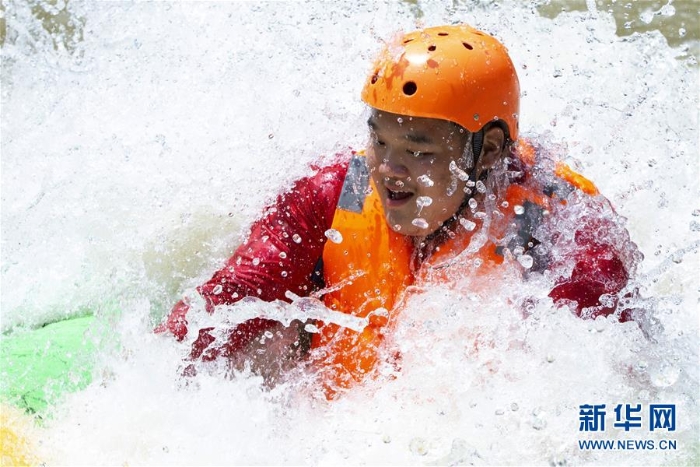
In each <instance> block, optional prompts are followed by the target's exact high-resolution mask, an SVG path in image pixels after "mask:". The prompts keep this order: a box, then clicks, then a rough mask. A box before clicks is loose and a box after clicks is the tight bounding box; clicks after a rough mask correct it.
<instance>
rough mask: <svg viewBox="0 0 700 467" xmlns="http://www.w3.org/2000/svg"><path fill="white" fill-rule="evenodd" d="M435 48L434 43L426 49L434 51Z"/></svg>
mask: <svg viewBox="0 0 700 467" xmlns="http://www.w3.org/2000/svg"><path fill="white" fill-rule="evenodd" d="M435 49H437V47H435V46H434V45H431V46H430V47H428V50H429V51H430V52H435Z"/></svg>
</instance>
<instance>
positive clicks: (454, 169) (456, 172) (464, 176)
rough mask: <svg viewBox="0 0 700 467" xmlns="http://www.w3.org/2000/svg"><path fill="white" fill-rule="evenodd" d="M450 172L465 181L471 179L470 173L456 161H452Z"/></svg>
mask: <svg viewBox="0 0 700 467" xmlns="http://www.w3.org/2000/svg"><path fill="white" fill-rule="evenodd" d="M450 173H451V174H452V175H454V176H455V177H457V178H459V179H460V180H461V181H463V182H466V181H467V180H469V174H468V173H467V172H465V171H464V170H462V169H460V168H459V167H457V163H456V162H455V161H450Z"/></svg>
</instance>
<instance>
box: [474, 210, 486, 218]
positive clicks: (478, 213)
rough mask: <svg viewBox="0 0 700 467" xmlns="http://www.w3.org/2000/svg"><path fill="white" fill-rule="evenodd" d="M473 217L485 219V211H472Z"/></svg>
mask: <svg viewBox="0 0 700 467" xmlns="http://www.w3.org/2000/svg"><path fill="white" fill-rule="evenodd" d="M474 218H475V219H486V213H485V212H483V211H478V212H475V213H474Z"/></svg>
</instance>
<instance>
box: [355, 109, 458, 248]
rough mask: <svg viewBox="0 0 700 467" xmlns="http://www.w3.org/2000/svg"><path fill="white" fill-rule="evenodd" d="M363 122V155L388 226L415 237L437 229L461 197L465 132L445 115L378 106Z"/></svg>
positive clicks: (450, 213)
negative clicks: (414, 114) (365, 147)
mask: <svg viewBox="0 0 700 467" xmlns="http://www.w3.org/2000/svg"><path fill="white" fill-rule="evenodd" d="M367 123H368V125H369V128H370V144H369V150H368V154H367V157H368V159H367V160H368V164H369V169H370V173H371V176H372V179H373V180H374V183H375V186H376V187H377V190H378V191H379V198H380V199H381V201H382V205H383V206H384V212H385V213H386V220H387V222H388V223H389V226H390V227H391V228H392V229H393V230H394V231H396V232H398V233H400V234H403V235H410V236H417V237H421V236H426V235H429V234H431V233H433V232H435V231H436V230H437V229H439V228H440V226H441V225H442V223H443V222H444V221H446V220H447V219H449V218H450V217H452V216H453V215H454V214H455V213H456V212H457V210H458V209H459V206H460V205H461V204H462V201H463V200H464V197H465V191H464V189H465V187H466V181H465V180H463V179H464V178H466V177H465V175H466V173H465V172H469V170H468V168H467V165H468V163H467V162H466V161H465V158H464V148H465V146H466V144H467V142H468V140H469V136H468V134H467V132H466V131H464V130H463V129H461V128H460V127H459V126H457V125H455V124H453V123H451V122H448V121H446V120H438V119H432V118H417V117H408V116H405V115H397V114H392V113H388V112H382V111H379V110H376V109H373V110H372V115H371V116H370V118H369V120H368V122H367ZM469 157H471V155H470V154H469Z"/></svg>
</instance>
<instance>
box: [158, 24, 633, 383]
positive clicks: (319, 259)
mask: <svg viewBox="0 0 700 467" xmlns="http://www.w3.org/2000/svg"><path fill="white" fill-rule="evenodd" d="M519 95H520V89H519V83H518V78H517V74H516V71H515V68H514V66H513V64H512V62H511V60H510V57H509V56H508V53H507V51H506V49H505V48H504V47H503V45H502V44H500V43H499V42H498V41H497V40H496V39H494V38H493V37H491V36H488V35H486V34H485V33H483V32H480V31H477V30H475V29H472V28H470V27H468V26H464V25H460V26H443V27H436V28H428V29H424V30H422V31H416V32H412V33H409V34H406V35H404V36H402V37H400V38H398V39H397V40H395V41H393V42H391V43H390V44H388V45H387V47H386V48H385V49H384V51H383V52H382V53H381V55H380V56H379V58H378V60H377V62H376V63H375V65H374V67H373V68H372V71H371V73H370V76H369V77H368V79H367V82H366V84H365V87H364V89H363V91H362V99H363V101H364V102H365V103H367V104H368V105H369V106H370V108H371V113H370V117H369V120H368V126H369V133H370V143H369V145H368V148H367V154H366V156H365V155H364V154H363V153H353V154H352V155H349V156H339V158H338V160H337V161H336V162H335V163H333V164H331V165H329V166H326V167H322V168H316V171H315V174H314V175H312V176H310V177H308V178H305V179H302V180H299V181H298V182H297V183H296V184H295V185H294V187H293V188H292V190H291V191H290V192H288V193H285V194H282V195H280V196H279V198H278V199H277V201H276V203H275V204H273V205H272V206H271V207H269V208H268V209H267V210H266V212H265V213H264V215H263V216H262V218H261V219H260V220H258V221H257V222H256V223H255V224H254V225H253V226H252V229H251V232H250V235H249V237H248V239H247V240H246V241H245V242H244V243H243V244H242V245H241V246H240V247H239V248H238V249H237V250H236V252H235V254H234V256H233V257H232V258H231V259H229V261H228V262H227V264H226V265H225V266H224V267H223V268H222V269H221V270H220V271H218V272H217V273H215V274H214V276H213V277H212V279H211V280H210V281H209V282H207V283H206V284H204V285H202V286H200V287H199V288H198V289H197V290H198V292H199V294H200V295H201V297H202V298H203V299H204V302H205V304H206V309H207V311H208V312H209V313H213V312H214V311H215V307H216V306H219V305H230V304H233V303H235V302H237V301H238V300H240V299H241V298H243V297H258V298H260V299H262V300H264V301H273V300H287V301H288V299H287V298H286V297H287V296H288V292H291V293H293V294H294V295H297V296H308V295H310V294H312V293H315V294H316V295H318V296H320V297H321V298H322V299H323V302H324V303H325V306H327V307H328V308H330V309H331V310H338V311H342V312H344V313H348V314H351V315H354V316H356V317H359V318H364V319H366V320H367V325H366V326H365V327H364V328H363V329H362V330H361V331H359V332H358V331H356V330H351V329H348V328H345V327H342V326H339V325H337V324H333V323H323V322H321V321H316V322H314V326H315V327H316V328H317V329H313V328H308V327H307V328H306V329H311V330H312V331H314V332H311V333H308V332H307V331H306V330H305V328H304V327H303V326H302V325H299V326H295V327H293V328H285V327H284V326H282V325H280V324H279V323H277V322H276V321H272V320H266V319H262V318H256V319H251V320H248V321H246V322H244V323H242V324H240V325H238V326H237V327H235V329H232V330H230V331H228V332H227V333H226V335H227V338H226V339H225V341H224V342H221V341H217V340H216V338H215V337H214V335H213V333H212V332H211V331H212V328H205V329H202V330H199V335H198V338H197V340H196V341H195V343H194V345H193V349H192V354H191V356H190V358H191V359H192V360H193V361H194V360H198V359H201V360H205V361H207V360H214V359H218V358H226V359H228V360H229V361H231V362H234V366H236V367H240V365H242V362H243V361H244V360H246V359H248V360H249V361H250V363H251V364H252V365H253V368H254V369H257V370H258V371H260V372H262V373H263V374H266V375H268V376H270V375H275V374H276V373H277V370H279V367H280V365H282V366H284V364H283V363H284V362H287V361H288V360H289V359H296V358H301V357H303V356H305V355H306V354H307V353H308V351H309V349H311V350H312V352H311V357H310V358H311V360H313V364H314V365H316V366H317V367H321V368H325V369H327V371H325V372H322V373H323V374H324V376H323V384H324V386H325V388H326V390H327V394H328V395H329V396H332V395H333V394H335V392H336V391H338V390H339V389H344V388H348V387H350V386H351V385H353V384H355V383H357V382H358V381H361V380H362V379H363V378H364V377H365V375H367V374H371V373H372V372H373V370H374V369H375V368H376V364H377V362H378V359H380V358H382V357H381V355H382V353H381V351H380V350H381V343H382V341H383V337H384V335H385V334H386V333H387V332H390V331H391V325H392V323H394V322H395V321H396V319H397V317H398V316H399V314H400V310H401V305H400V303H401V301H402V299H404V298H405V293H406V289H407V287H408V286H409V285H411V284H421V283H435V282H440V283H449V282H450V281H454V280H457V279H459V278H460V277H462V276H464V275H466V274H478V275H479V276H483V277H484V279H485V280H487V279H488V280H491V279H493V278H495V277H498V275H499V274H501V272H499V270H500V269H501V268H503V267H504V266H503V265H504V263H508V264H515V263H514V262H516V261H517V264H518V265H519V266H518V267H519V268H520V270H521V271H522V274H523V275H526V274H533V273H538V272H542V271H548V272H550V273H551V274H554V275H555V276H556V279H555V286H554V288H553V289H552V290H551V292H550V294H549V296H550V297H551V298H552V299H553V300H554V301H555V302H557V303H568V304H570V305H572V307H573V308H574V309H575V311H576V313H577V314H578V315H579V316H582V317H587V318H594V317H596V316H600V315H603V316H605V315H609V314H611V313H613V312H615V310H616V305H617V300H618V298H617V295H616V294H617V293H618V292H620V291H621V290H622V289H623V288H624V287H625V286H626V284H627V280H628V278H629V275H630V273H631V272H632V269H633V268H634V267H635V261H638V255H639V254H638V253H637V252H636V249H635V248H634V245H633V244H632V243H631V242H630V241H629V237H628V236H627V234H626V232H625V231H624V229H622V231H621V232H620V230H621V227H620V226H619V223H616V222H613V221H612V220H611V219H609V218H606V217H605V216H604V215H602V213H603V212H612V211H611V208H610V206H609V203H608V202H607V200H605V199H604V198H603V197H602V196H600V195H599V194H598V192H597V189H596V188H595V186H594V185H593V184H592V183H591V182H589V181H588V180H586V179H584V178H583V177H581V176H580V175H578V174H576V173H574V172H573V171H571V170H570V169H569V168H568V167H567V166H565V165H563V164H561V163H559V162H556V161H554V160H552V158H550V157H549V156H547V154H546V153H544V151H542V149H541V148H537V147H535V146H534V145H532V144H530V143H528V142H527V141H523V140H518V137H519V128H518V123H519V122H518V117H519V105H520V104H519ZM583 205H585V207H586V209H585V210H582V211H580V213H581V214H575V217H576V218H575V228H574V229H572V230H571V231H569V232H557V224H556V223H557V222H559V220H561V221H562V222H563V221H564V219H569V221H571V219H572V214H571V213H572V212H574V213H579V211H576V209H574V208H575V207H579V206H583ZM560 212H561V213H562V215H561V216H559V215H558V213H560ZM567 216H568V217H567ZM553 226H554V227H553ZM612 231H615V233H616V235H617V236H616V237H607V236H606V235H605V233H606V232H612ZM608 238H615V240H614V241H613V240H608ZM188 310H189V305H188V303H186V301H181V302H179V303H178V304H177V305H176V306H175V307H174V309H173V311H172V312H171V314H170V316H168V318H167V320H166V321H165V322H164V323H163V324H162V325H161V326H159V328H158V331H165V330H168V331H170V332H172V333H173V334H174V335H175V336H176V337H177V338H178V339H179V340H182V339H183V338H184V337H185V336H186V335H187V333H188V329H187V313H188ZM619 313H620V314H619V317H620V319H621V320H623V321H624V320H627V319H629V316H627V315H626V314H625V313H622V312H619ZM264 336H268V337H267V338H266V337H264ZM269 336H272V337H273V339H269ZM275 336H276V339H275ZM265 341H267V342H265ZM270 341H273V342H276V344H273V345H277V346H278V347H277V348H276V349H275V350H274V351H272V350H271V347H270ZM316 349H321V351H318V352H316V351H315V350H316ZM257 355H264V357H256V356H257ZM271 367H275V370H271Z"/></svg>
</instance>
